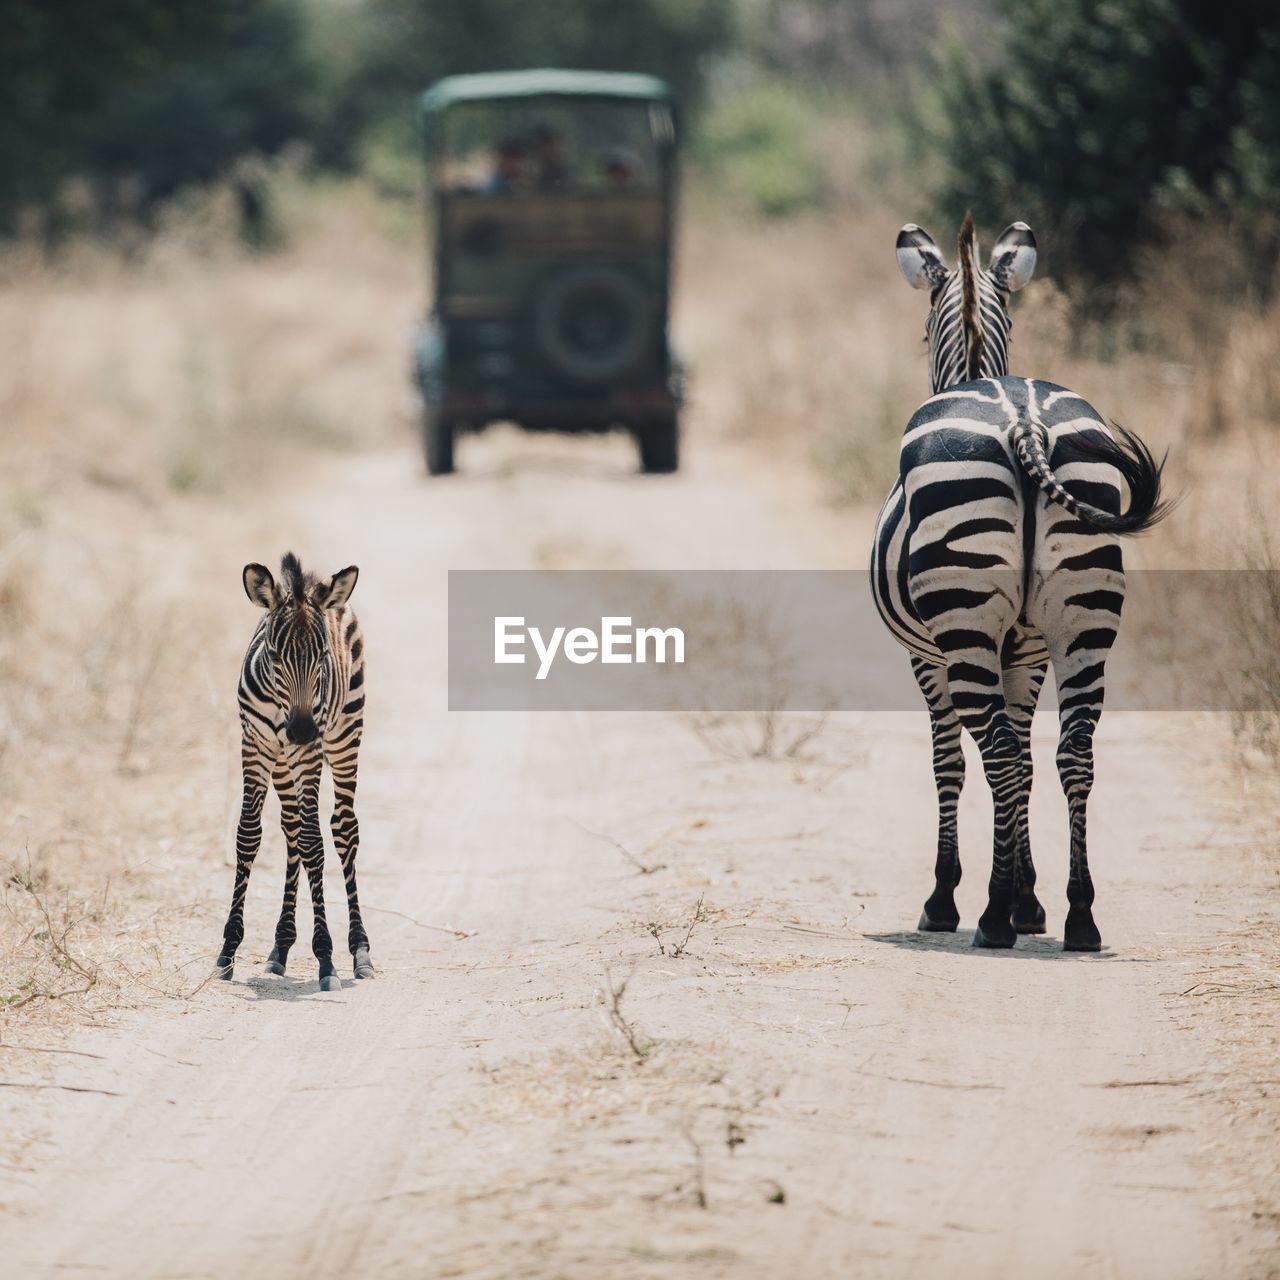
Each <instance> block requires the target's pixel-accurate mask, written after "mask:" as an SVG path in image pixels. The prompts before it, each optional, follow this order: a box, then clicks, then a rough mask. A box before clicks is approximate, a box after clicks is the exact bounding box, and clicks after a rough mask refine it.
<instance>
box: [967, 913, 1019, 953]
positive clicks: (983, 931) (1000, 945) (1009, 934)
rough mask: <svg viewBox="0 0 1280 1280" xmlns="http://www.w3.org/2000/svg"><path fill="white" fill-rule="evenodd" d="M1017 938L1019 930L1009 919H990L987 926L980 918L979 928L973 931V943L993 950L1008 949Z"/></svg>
mask: <svg viewBox="0 0 1280 1280" xmlns="http://www.w3.org/2000/svg"><path fill="white" fill-rule="evenodd" d="M1017 940H1018V933H1017V930H1016V929H1014V927H1013V924H1012V922H1011V921H1009V920H1004V921H1000V920H997V921H995V922H991V921H988V922H987V924H986V925H985V927H984V925H983V923H982V921H981V920H979V921H978V926H977V928H976V929H974V931H973V945H974V946H975V947H986V948H988V949H989V950H993V951H1007V950H1008V949H1009V948H1010V947H1011V946H1013V944H1014V943H1015V942H1016V941H1017Z"/></svg>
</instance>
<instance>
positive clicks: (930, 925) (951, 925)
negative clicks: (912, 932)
mask: <svg viewBox="0 0 1280 1280" xmlns="http://www.w3.org/2000/svg"><path fill="white" fill-rule="evenodd" d="M959 924H960V917H959V916H956V918H955V919H954V920H935V919H934V918H933V917H932V916H931V915H930V914H929V908H928V907H925V909H924V910H923V911H922V912H921V913H920V923H919V924H918V925H916V928H917V929H919V930H920V932H921V933H955V931H956V929H957V927H958V926H959Z"/></svg>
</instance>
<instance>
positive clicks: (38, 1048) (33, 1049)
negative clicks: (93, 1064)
mask: <svg viewBox="0 0 1280 1280" xmlns="http://www.w3.org/2000/svg"><path fill="white" fill-rule="evenodd" d="M0 1049H17V1050H19V1051H20V1052H22V1053H65V1054H69V1055H71V1056H72V1057H76V1058H97V1059H98V1060H99V1061H100V1062H105V1061H106V1058H105V1057H104V1056H103V1055H102V1054H100V1053H85V1051H84V1050H83V1049H46V1048H44V1047H43V1046H42V1045H36V1044H0Z"/></svg>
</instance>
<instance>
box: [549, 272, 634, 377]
mask: <svg viewBox="0 0 1280 1280" xmlns="http://www.w3.org/2000/svg"><path fill="white" fill-rule="evenodd" d="M653 309H654V300H653V298H651V297H650V296H649V294H648V293H647V292H646V291H645V289H644V288H643V286H642V285H641V284H640V282H639V281H638V280H635V279H633V278H632V277H631V276H630V275H628V274H627V273H626V272H625V271H621V270H619V269H618V268H617V267H609V266H602V265H583V266H575V267H567V268H565V269H564V270H562V271H558V272H556V273H555V274H554V275H552V276H551V278H550V279H549V280H548V281H547V282H546V283H545V284H544V285H543V287H542V289H541V290H540V292H539V294H538V298H537V301H536V303H535V304H534V310H533V333H534V340H535V341H536V343H537V345H538V349H539V350H540V351H541V353H542V357H543V359H544V360H545V361H546V362H547V364H548V365H549V366H550V367H551V368H552V369H553V370H554V371H555V372H556V373H558V374H560V376H561V377H564V378H567V379H568V380H569V381H570V382H576V383H579V384H581V385H584V386H599V385H600V384H602V383H606V382H611V381H613V380H614V379H616V378H620V377H622V376H624V375H625V374H628V373H630V372H632V371H633V370H634V369H635V368H636V366H637V365H639V364H640V363H641V361H642V360H643V359H644V357H645V355H646V354H647V353H648V352H649V350H650V348H651V344H652V341H653Z"/></svg>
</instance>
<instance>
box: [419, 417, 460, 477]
mask: <svg viewBox="0 0 1280 1280" xmlns="http://www.w3.org/2000/svg"><path fill="white" fill-rule="evenodd" d="M422 453H423V457H424V458H425V459H426V462H427V474H428V475H429V476H447V475H448V474H449V473H450V472H451V471H452V470H453V423H452V422H450V421H449V420H448V419H447V418H445V417H443V416H442V415H441V413H440V410H439V409H437V408H433V407H432V406H431V405H428V406H427V407H426V408H425V409H424V410H423V414H422Z"/></svg>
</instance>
